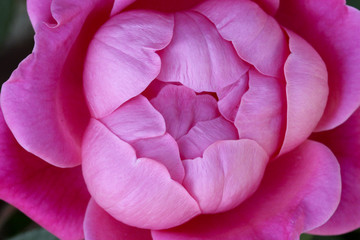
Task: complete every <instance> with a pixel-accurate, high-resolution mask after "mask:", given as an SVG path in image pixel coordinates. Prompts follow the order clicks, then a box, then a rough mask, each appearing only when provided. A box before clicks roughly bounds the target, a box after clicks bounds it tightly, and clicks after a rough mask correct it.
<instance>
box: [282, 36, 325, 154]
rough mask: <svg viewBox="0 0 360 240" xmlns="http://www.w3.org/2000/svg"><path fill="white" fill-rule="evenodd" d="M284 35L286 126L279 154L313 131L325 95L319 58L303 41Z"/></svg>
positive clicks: (322, 109) (320, 114)
mask: <svg viewBox="0 0 360 240" xmlns="http://www.w3.org/2000/svg"><path fill="white" fill-rule="evenodd" d="M287 33H288V34H289V38H290V39H289V45H290V51H291V54H290V56H289V57H288V59H287V60H286V63H285V66H284V71H285V78H286V95H287V126H286V133H285V139H284V143H283V146H282V149H281V153H284V152H287V151H289V150H292V149H294V148H295V147H297V146H298V145H299V144H300V143H302V142H303V141H304V140H305V139H307V138H308V137H309V136H310V134H311V133H312V132H313V131H314V129H315V128H316V126H317V124H318V122H319V120H320V118H321V116H322V115H323V113H324V109H325V107H326V103H327V98H328V93H329V88H328V84H327V70H326V66H325V64H324V62H323V61H322V59H321V57H320V56H319V55H318V54H317V53H316V52H315V50H314V49H313V48H312V47H311V46H310V45H309V44H308V43H307V42H306V41H305V40H304V39H302V38H301V37H299V36H298V35H296V34H295V33H293V32H291V31H289V30H287Z"/></svg>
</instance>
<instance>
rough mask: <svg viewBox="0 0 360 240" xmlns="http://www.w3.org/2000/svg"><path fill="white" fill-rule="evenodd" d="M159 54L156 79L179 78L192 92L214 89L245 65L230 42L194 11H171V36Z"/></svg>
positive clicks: (241, 71)
mask: <svg viewBox="0 0 360 240" xmlns="http://www.w3.org/2000/svg"><path fill="white" fill-rule="evenodd" d="M159 54H160V57H161V60H162V67H161V72H160V74H159V76H158V79H159V80H161V81H164V82H180V83H182V84H183V85H185V86H187V87H189V88H191V89H193V90H195V91H196V92H202V91H208V92H215V91H216V90H217V89H219V88H223V87H226V86H227V85H230V84H232V83H234V82H235V81H236V80H238V78H239V76H241V75H242V74H244V73H245V72H246V71H247V70H248V69H249V66H248V65H247V64H246V63H245V62H244V61H242V60H241V59H240V58H239V57H238V56H237V54H236V52H235V50H234V48H233V46H232V45H231V43H229V42H227V41H225V40H224V39H223V38H222V37H221V36H220V35H219V33H218V32H217V30H216V28H215V27H214V25H213V24H212V23H211V22H210V21H209V20H208V19H207V18H206V17H204V16H203V15H201V14H199V13H197V12H190V11H189V12H179V13H176V14H175V28H174V37H173V39H172V41H171V43H170V45H169V46H168V47H167V48H165V49H164V50H163V51H161V52H160V53H159Z"/></svg>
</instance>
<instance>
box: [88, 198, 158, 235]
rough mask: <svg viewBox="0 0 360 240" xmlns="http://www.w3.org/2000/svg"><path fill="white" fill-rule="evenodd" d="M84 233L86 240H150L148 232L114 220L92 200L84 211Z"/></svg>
mask: <svg viewBox="0 0 360 240" xmlns="http://www.w3.org/2000/svg"><path fill="white" fill-rule="evenodd" d="M84 232H85V239H86V240H100V239H104V240H105V239H106V240H116V239H124V240H125V239H126V240H152V238H151V235H150V231H149V230H145V229H140V228H134V227H131V226H129V225H126V224H124V223H122V222H120V221H118V220H116V219H114V218H113V217H111V216H110V215H109V214H108V213H107V212H105V210H103V209H102V208H101V207H100V206H99V205H97V204H96V202H95V201H94V199H91V200H90V202H89V205H88V207H87V209H86V215H85V221H84Z"/></svg>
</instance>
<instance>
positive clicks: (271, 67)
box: [195, 0, 289, 77]
mask: <svg viewBox="0 0 360 240" xmlns="http://www.w3.org/2000/svg"><path fill="white" fill-rule="evenodd" d="M195 9H196V11H198V12H200V13H202V14H204V15H205V16H206V17H208V18H209V19H210V21H211V22H213V23H214V24H215V26H216V28H217V29H218V31H219V33H220V35H221V36H222V37H223V38H224V39H225V40H228V41H231V42H232V43H233V45H234V47H235V49H236V51H237V53H238V55H239V56H240V57H241V58H242V59H244V60H245V61H247V62H249V63H251V64H252V65H254V66H255V68H256V69H258V70H259V71H260V72H261V73H263V74H265V75H269V76H274V77H282V76H283V65H284V62H285V60H286V57H287V55H288V53H289V50H288V48H287V39H286V36H285V35H284V33H283V31H282V29H281V28H280V26H279V24H278V23H277V22H276V21H275V19H274V18H272V17H271V16H269V15H268V14H267V13H266V12H264V10H263V9H261V8H260V7H259V6H258V5H257V4H256V3H254V2H252V1H249V0H245V1H238V0H227V1H218V0H209V1H206V2H204V3H202V4H200V5H199V6H197V7H196V8H195ZM228 62H229V60H226V63H228Z"/></svg>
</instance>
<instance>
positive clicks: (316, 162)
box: [152, 141, 341, 240]
mask: <svg viewBox="0 0 360 240" xmlns="http://www.w3.org/2000/svg"><path fill="white" fill-rule="evenodd" d="M340 193H341V179H340V169H339V164H338V162H337V160H336V158H335V156H334V155H333V154H332V153H331V151H330V150H329V149H328V148H327V147H325V146H324V145H322V144H320V143H317V142H313V141H306V142H305V143H304V144H302V145H301V146H300V147H299V148H297V149H295V150H294V151H292V152H289V153H287V154H285V155H283V156H282V157H281V158H280V159H278V160H277V161H273V162H271V163H270V165H269V166H268V167H267V169H266V171H265V176H264V178H263V181H262V183H261V184H260V187H259V188H258V190H257V191H256V192H255V194H254V195H253V196H251V197H250V198H249V199H248V200H246V201H245V202H243V203H242V204H241V205H240V206H239V207H238V208H236V209H233V210H232V211H228V212H226V213H222V214H215V215H201V216H199V217H196V218H195V219H193V220H191V221H189V222H188V223H186V224H184V225H182V226H179V227H177V228H172V229H168V230H162V231H153V232H152V236H153V239H154V240H185V239H193V240H201V239H209V240H210V239H214V240H215V239H224V240H233V239H247V240H257V239H269V240H279V239H298V238H299V235H300V233H301V232H303V231H309V230H311V229H313V228H315V227H317V226H319V225H321V224H322V223H324V222H325V221H326V220H328V219H329V218H330V216H331V215H332V214H333V213H334V211H335V209H336V207H337V205H338V203H339V199H340Z"/></svg>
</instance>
